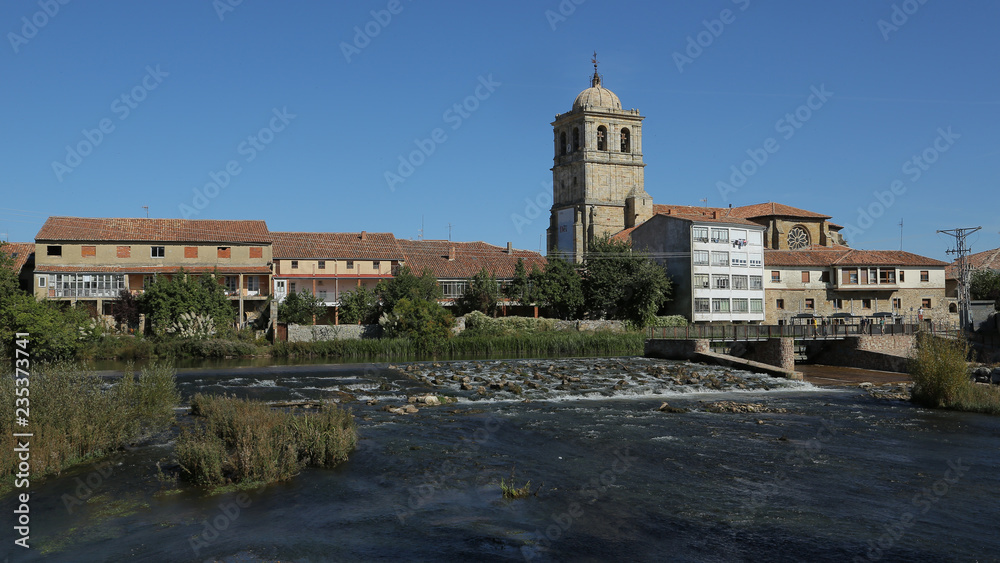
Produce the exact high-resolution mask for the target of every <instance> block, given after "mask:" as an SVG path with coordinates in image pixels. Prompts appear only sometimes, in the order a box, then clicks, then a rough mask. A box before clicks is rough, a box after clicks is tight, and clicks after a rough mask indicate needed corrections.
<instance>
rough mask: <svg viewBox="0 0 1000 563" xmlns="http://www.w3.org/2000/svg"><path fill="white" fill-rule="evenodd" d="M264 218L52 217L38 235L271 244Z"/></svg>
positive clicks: (39, 239)
mask: <svg viewBox="0 0 1000 563" xmlns="http://www.w3.org/2000/svg"><path fill="white" fill-rule="evenodd" d="M270 240H271V235H270V233H269V232H268V230H267V224H266V223H265V222H264V221H256V220H241V221H222V220H214V219H145V218H134V217H127V218H90V217H49V219H48V220H47V221H45V224H44V225H42V229H41V230H40V231H38V234H37V235H35V241H36V242H43V241H81V242H84V241H85V242H90V241H108V242H111V241H114V242H204V243H257V244H268V243H269V242H270Z"/></svg>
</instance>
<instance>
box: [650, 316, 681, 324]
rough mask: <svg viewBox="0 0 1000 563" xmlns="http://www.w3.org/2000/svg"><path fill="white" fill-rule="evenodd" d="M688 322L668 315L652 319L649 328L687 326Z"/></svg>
mask: <svg viewBox="0 0 1000 563" xmlns="http://www.w3.org/2000/svg"><path fill="white" fill-rule="evenodd" d="M687 324H688V321H687V319H686V318H684V317H683V316H681V315H670V316H669V317H654V319H653V322H652V324H651V325H649V326H687Z"/></svg>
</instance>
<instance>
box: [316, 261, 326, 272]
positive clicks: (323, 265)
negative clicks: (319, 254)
mask: <svg viewBox="0 0 1000 563" xmlns="http://www.w3.org/2000/svg"><path fill="white" fill-rule="evenodd" d="M316 268H317V269H319V270H325V269H326V260H320V261H318V262H316Z"/></svg>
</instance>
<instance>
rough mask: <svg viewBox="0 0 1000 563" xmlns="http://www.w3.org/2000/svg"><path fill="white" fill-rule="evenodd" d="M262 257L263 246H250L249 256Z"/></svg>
mask: <svg viewBox="0 0 1000 563" xmlns="http://www.w3.org/2000/svg"><path fill="white" fill-rule="evenodd" d="M263 257H264V249H263V248H261V247H259V246H251V247H250V258H263Z"/></svg>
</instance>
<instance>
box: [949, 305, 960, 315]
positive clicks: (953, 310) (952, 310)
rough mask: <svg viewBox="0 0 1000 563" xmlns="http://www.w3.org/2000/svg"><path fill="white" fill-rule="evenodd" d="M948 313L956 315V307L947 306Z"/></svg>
mask: <svg viewBox="0 0 1000 563" xmlns="http://www.w3.org/2000/svg"><path fill="white" fill-rule="evenodd" d="M948 312H949V313H957V312H958V305H955V304H954V303H952V304H950V305H948Z"/></svg>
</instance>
